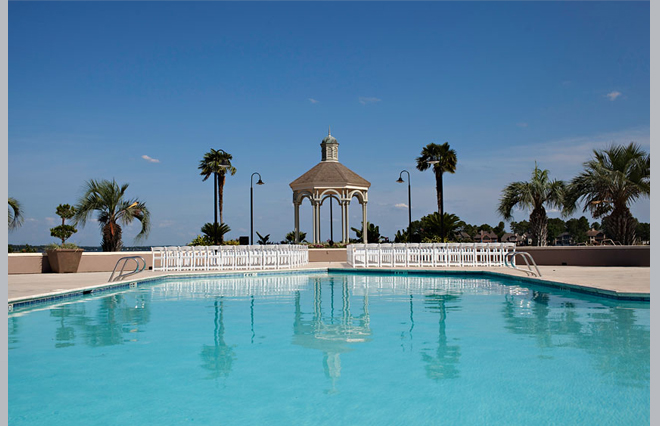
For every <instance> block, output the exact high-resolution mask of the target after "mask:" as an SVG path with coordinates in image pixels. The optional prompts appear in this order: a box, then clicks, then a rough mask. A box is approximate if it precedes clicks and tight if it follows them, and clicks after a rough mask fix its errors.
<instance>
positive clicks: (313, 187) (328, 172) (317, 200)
mask: <svg viewBox="0 0 660 426" xmlns="http://www.w3.org/2000/svg"><path fill="white" fill-rule="evenodd" d="M338 151H339V143H338V142H337V139H335V138H334V137H333V136H332V135H331V134H330V129H328V136H326V137H325V139H323V141H321V162H320V163H318V164H317V165H316V166H314V167H312V168H311V169H310V170H309V171H307V172H306V173H305V174H303V175H302V176H300V177H299V178H298V179H296V180H294V181H293V182H291V183H290V184H289V186H290V187H291V189H292V190H293V210H294V221H295V232H296V242H300V205H301V204H302V202H303V200H304V199H305V198H308V199H309V201H310V202H311V203H312V216H313V220H312V223H313V226H312V228H313V229H312V242H313V243H320V242H321V241H320V240H321V238H320V235H321V232H320V231H321V206H322V205H323V202H324V201H325V200H326V199H328V198H334V199H336V200H337V201H338V202H339V206H340V207H341V241H342V242H343V243H348V232H349V230H350V229H351V228H350V227H349V225H348V208H349V205H350V203H351V200H352V199H353V197H356V198H357V199H358V201H359V202H360V204H362V223H363V224H365V226H364V232H363V233H362V239H363V240H364V242H365V243H366V242H367V227H366V224H367V201H368V200H367V191H368V190H369V187H370V186H371V184H370V183H369V182H367V180H366V179H364V178H362V177H360V176H359V175H358V174H357V173H355V172H354V171H352V170H351V169H349V168H348V167H346V166H344V165H343V164H341V163H340V162H339V154H338Z"/></svg>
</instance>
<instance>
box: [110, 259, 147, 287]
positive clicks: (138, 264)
mask: <svg viewBox="0 0 660 426" xmlns="http://www.w3.org/2000/svg"><path fill="white" fill-rule="evenodd" d="M122 260H123V261H124V263H123V264H122V265H121V270H120V271H119V275H117V277H116V278H115V279H114V280H113V279H112V278H113V277H114V276H115V272H116V271H117V266H119V263H120V262H121V261H122ZM129 260H133V261H135V269H134V270H132V271H130V272H126V273H124V267H126V263H127V262H128V261H129ZM146 267H147V262H145V261H144V259H143V258H142V256H126V257H122V258H121V259H119V260H118V261H117V264H116V265H115V269H113V270H112V275H110V279H109V280H108V282H111V281H120V280H122V279H123V278H126V277H129V276H131V275H135V274H139V273H140V272H142V271H144V270H145V268H146Z"/></svg>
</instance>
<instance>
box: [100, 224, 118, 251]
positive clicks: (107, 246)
mask: <svg viewBox="0 0 660 426" xmlns="http://www.w3.org/2000/svg"><path fill="white" fill-rule="evenodd" d="M102 233H103V236H102V241H101V250H103V251H119V250H121V246H122V243H121V227H120V226H119V225H118V224H116V223H114V222H108V223H107V224H106V225H105V226H104V227H103V231H102Z"/></svg>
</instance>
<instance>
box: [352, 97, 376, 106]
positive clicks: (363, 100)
mask: <svg viewBox="0 0 660 426" xmlns="http://www.w3.org/2000/svg"><path fill="white" fill-rule="evenodd" d="M358 101H359V102H360V103H361V104H362V105H366V104H373V103H376V102H380V101H381V100H380V99H378V98H365V97H363V96H360V97H359V98H358Z"/></svg>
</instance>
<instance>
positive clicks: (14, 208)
mask: <svg viewBox="0 0 660 426" xmlns="http://www.w3.org/2000/svg"><path fill="white" fill-rule="evenodd" d="M7 210H8V212H7V222H8V223H7V224H8V226H9V230H10V231H11V230H13V229H16V228H18V227H19V226H21V225H22V224H23V210H22V209H21V203H19V202H18V200H17V199H15V198H11V197H8V207H7Z"/></svg>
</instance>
